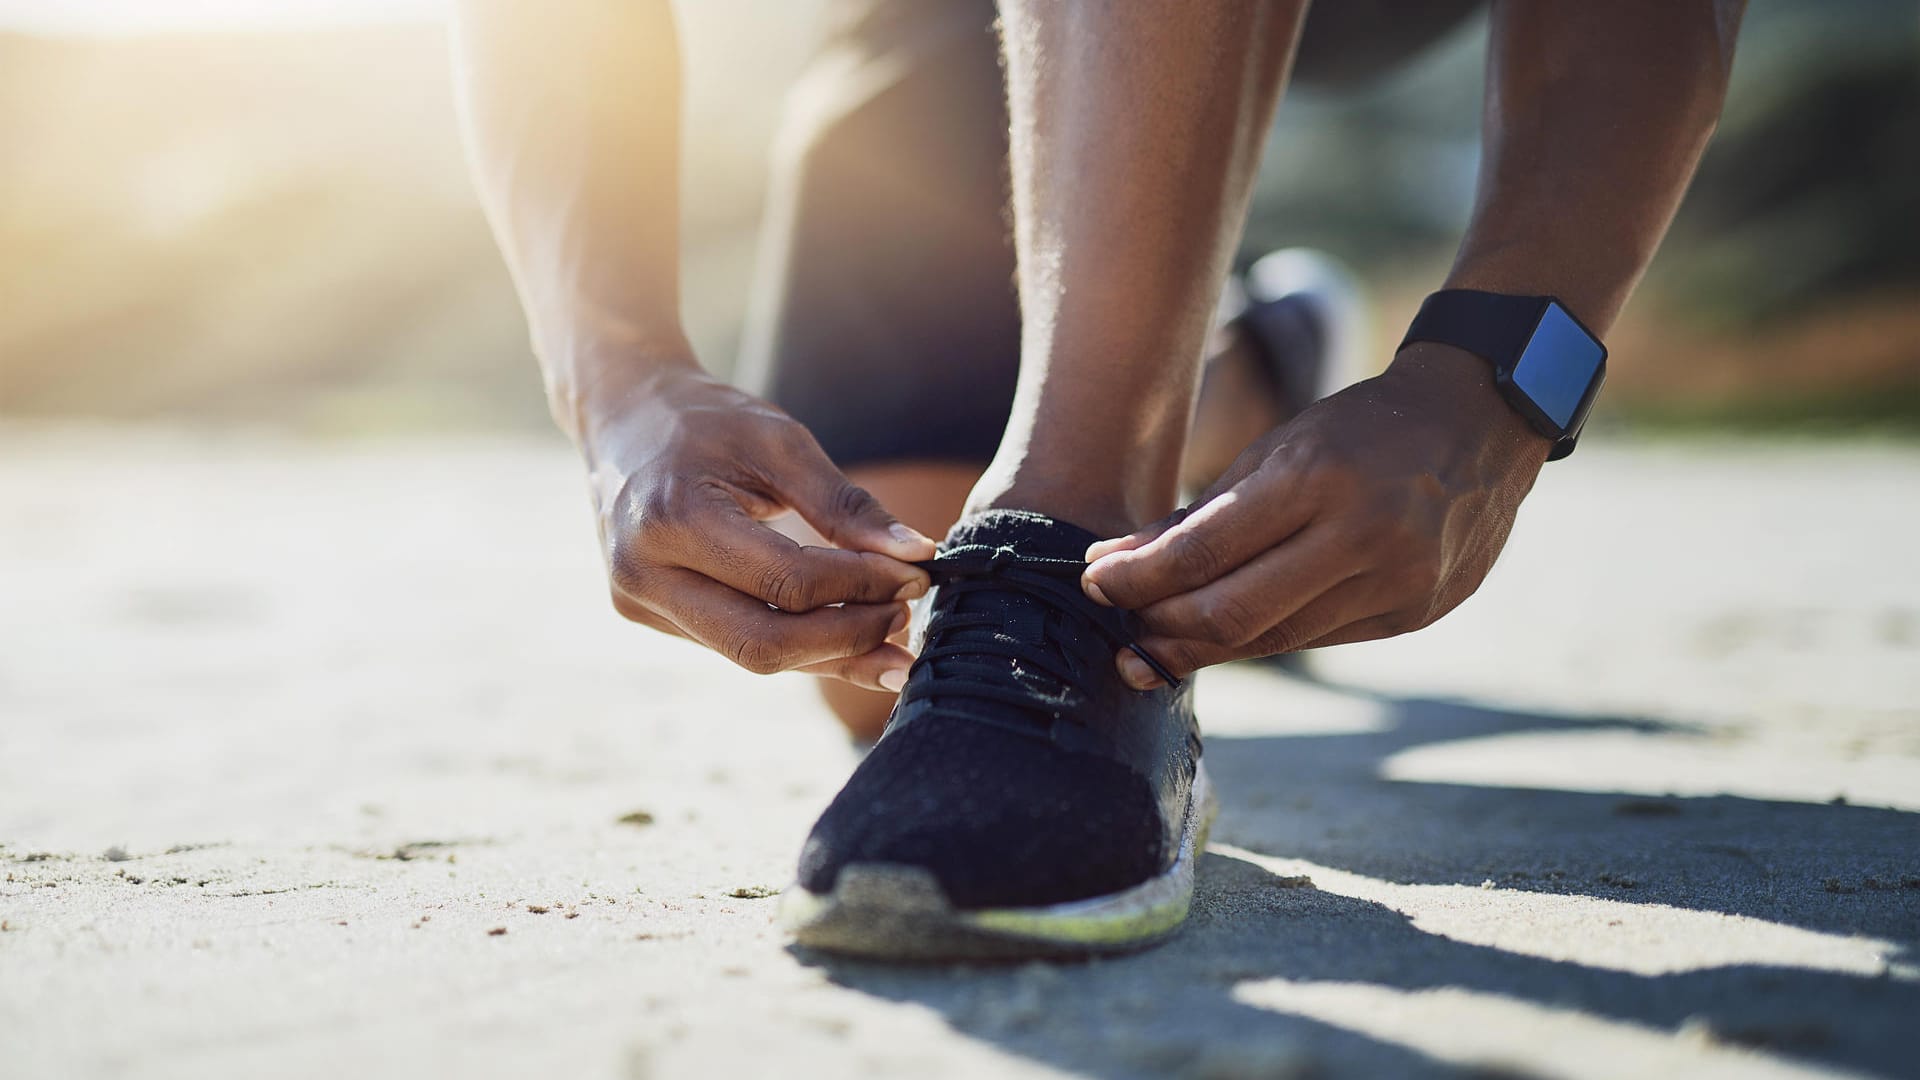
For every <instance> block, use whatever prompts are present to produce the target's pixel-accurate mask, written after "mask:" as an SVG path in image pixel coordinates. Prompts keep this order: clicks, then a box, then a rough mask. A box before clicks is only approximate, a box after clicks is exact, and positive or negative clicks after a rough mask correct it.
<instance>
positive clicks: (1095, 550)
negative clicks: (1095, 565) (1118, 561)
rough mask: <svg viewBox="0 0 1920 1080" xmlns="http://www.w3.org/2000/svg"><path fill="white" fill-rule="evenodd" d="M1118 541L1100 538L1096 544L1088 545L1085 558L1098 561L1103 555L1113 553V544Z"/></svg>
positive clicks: (1089, 560)
mask: <svg viewBox="0 0 1920 1080" xmlns="http://www.w3.org/2000/svg"><path fill="white" fill-rule="evenodd" d="M1119 543H1120V541H1118V540H1102V541H1100V542H1099V543H1097V544H1092V545H1089V546H1088V547H1087V554H1086V555H1085V558H1086V560H1087V561H1088V562H1099V561H1100V559H1101V558H1102V557H1103V556H1106V555H1111V554H1113V552H1114V550H1115V545H1117V544H1119Z"/></svg>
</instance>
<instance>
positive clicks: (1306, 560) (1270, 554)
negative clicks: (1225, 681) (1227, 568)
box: [1136, 525, 1361, 647]
mask: <svg viewBox="0 0 1920 1080" xmlns="http://www.w3.org/2000/svg"><path fill="white" fill-rule="evenodd" d="M1360 570H1361V565H1360V560H1359V559H1358V558H1357V557H1356V556H1355V554H1354V551H1353V545H1352V543H1351V542H1350V537H1349V536H1348V535H1347V534H1345V533H1344V532H1342V531H1341V530H1339V529H1334V528H1329V527H1327V526H1324V525H1322V526H1317V527H1316V526H1308V527H1307V528H1305V529H1302V530H1301V531H1300V532H1299V533H1297V534H1295V535H1294V537H1293V538H1292V539H1290V540H1287V541H1286V542H1284V543H1282V544H1280V545H1279V546H1278V547H1274V548H1269V549H1267V550H1266V551H1263V552H1261V553H1260V554H1259V555H1257V556H1255V557H1254V558H1253V561H1251V562H1249V563H1247V564H1246V565H1245V566H1242V567H1240V568H1239V569H1237V570H1235V571H1233V572H1232V573H1230V574H1228V575H1226V576H1225V577H1223V578H1221V579H1219V580H1218V581H1213V582H1210V583H1208V584H1206V585H1203V586H1201V587H1200V588H1198V589H1195V590H1193V591H1192V592H1186V593H1181V594H1179V595H1178V596H1171V597H1168V598H1167V599H1165V600H1162V601H1160V602H1158V603H1155V604H1150V605H1148V606H1147V607H1144V608H1141V609H1139V610H1138V611H1137V612H1136V614H1137V615H1139V616H1140V620H1141V622H1142V623H1144V624H1145V625H1146V628H1147V630H1148V632H1149V633H1151V634H1152V635H1154V636H1156V637H1162V638H1172V639H1187V640H1192V641H1204V642H1209V643H1211V644H1214V645H1223V646H1228V647H1233V646H1240V645H1245V644H1247V643H1248V642H1251V641H1253V640H1254V639H1255V638H1257V637H1259V636H1260V635H1261V634H1264V633H1266V632H1267V631H1268V630H1269V629H1271V628H1273V627H1274V626H1276V625H1278V624H1280V623H1281V622H1284V621H1285V620H1287V619H1288V618H1291V617H1292V616H1293V615H1294V614H1295V613H1297V612H1299V611H1301V610H1302V609H1304V608H1305V607H1306V606H1307V605H1308V604H1310V603H1312V602H1313V601H1314V600H1316V599H1318V598H1319V597H1320V596H1322V595H1324V594H1325V593H1327V592H1329V591H1331V590H1332V589H1334V588H1336V587H1338V586H1339V585H1341V584H1342V583H1343V582H1345V581H1346V580H1347V579H1349V578H1351V577H1353V576H1354V575H1355V574H1358V573H1359V572H1360Z"/></svg>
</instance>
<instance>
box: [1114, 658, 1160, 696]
mask: <svg viewBox="0 0 1920 1080" xmlns="http://www.w3.org/2000/svg"><path fill="white" fill-rule="evenodd" d="M1119 666H1120V678H1122V679H1124V680H1126V684H1127V685H1128V686H1131V687H1133V688H1134V689H1135V690H1152V689H1154V688H1155V687H1158V686H1160V685H1161V683H1160V676H1158V675H1155V674H1154V673H1153V669H1152V668H1150V667H1148V666H1147V662H1146V661H1145V660H1142V659H1140V658H1139V657H1137V656H1135V655H1133V654H1132V653H1130V652H1124V653H1121V654H1120V660H1119Z"/></svg>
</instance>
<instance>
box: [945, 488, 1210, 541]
mask: <svg viewBox="0 0 1920 1080" xmlns="http://www.w3.org/2000/svg"><path fill="white" fill-rule="evenodd" d="M991 480H992V477H991V474H989V476H987V477H984V478H982V479H981V481H980V486H978V487H976V488H974V491H973V496H972V497H971V498H969V499H968V500H967V513H969V514H976V513H979V512H981V511H983V510H1031V511H1034V512H1036V513H1041V514H1045V515H1047V516H1048V517H1050V518H1053V519H1055V520H1056V521H1064V522H1069V523H1071V524H1074V525H1078V526H1080V527H1081V528H1083V529H1086V530H1087V531H1089V532H1093V533H1097V534H1099V535H1100V536H1103V537H1112V536H1125V535H1126V534H1128V533H1130V532H1132V531H1134V530H1135V529H1137V528H1139V527H1140V526H1142V525H1144V524H1146V523H1147V522H1149V521H1153V520H1155V519H1157V518H1160V517H1162V516H1164V515H1165V514H1167V513H1169V512H1171V511H1172V509H1173V506H1174V500H1173V497H1172V495H1171V494H1168V495H1166V496H1164V497H1160V498H1152V497H1146V496H1139V497H1135V498H1128V497H1127V496H1126V495H1125V493H1120V492H1114V491H1110V490H1094V489H1093V485H1089V484H1085V483H1081V484H1074V483H1066V482H1040V481H1037V480H1035V479H1033V478H1016V479H1014V480H1012V481H1009V482H1008V483H1005V484H993V483H991ZM1162 504H1164V505H1162Z"/></svg>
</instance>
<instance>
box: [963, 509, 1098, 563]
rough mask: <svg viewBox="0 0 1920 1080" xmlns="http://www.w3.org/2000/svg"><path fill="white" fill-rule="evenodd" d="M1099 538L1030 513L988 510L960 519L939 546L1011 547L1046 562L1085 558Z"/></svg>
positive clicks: (1075, 526)
mask: <svg viewBox="0 0 1920 1080" xmlns="http://www.w3.org/2000/svg"><path fill="white" fill-rule="evenodd" d="M1099 542H1100V537H1099V536H1096V535H1094V534H1093V533H1091V532H1088V531H1087V530H1085V529H1083V528H1081V527H1080V526H1078V525H1074V524H1071V523H1069V522H1065V521H1059V520H1056V519H1054V518H1050V517H1048V516H1047V515H1045V514H1039V513H1035V512H1033V511H1031V510H987V511H983V512H981V513H978V514H969V515H968V516H966V517H964V518H961V519H960V521H959V522H958V523H957V524H955V525H954V527H953V530H952V531H951V532H949V533H947V539H946V540H945V541H944V542H943V543H942V544H941V545H940V546H941V548H943V549H951V548H956V547H961V546H965V545H970V544H983V545H985V546H987V547H1005V548H1012V549H1013V550H1015V551H1017V552H1019V553H1020V554H1022V555H1032V556H1037V557H1040V558H1047V559H1084V558H1086V555H1087V548H1089V547H1092V546H1093V545H1094V544H1097V543H1099Z"/></svg>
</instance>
